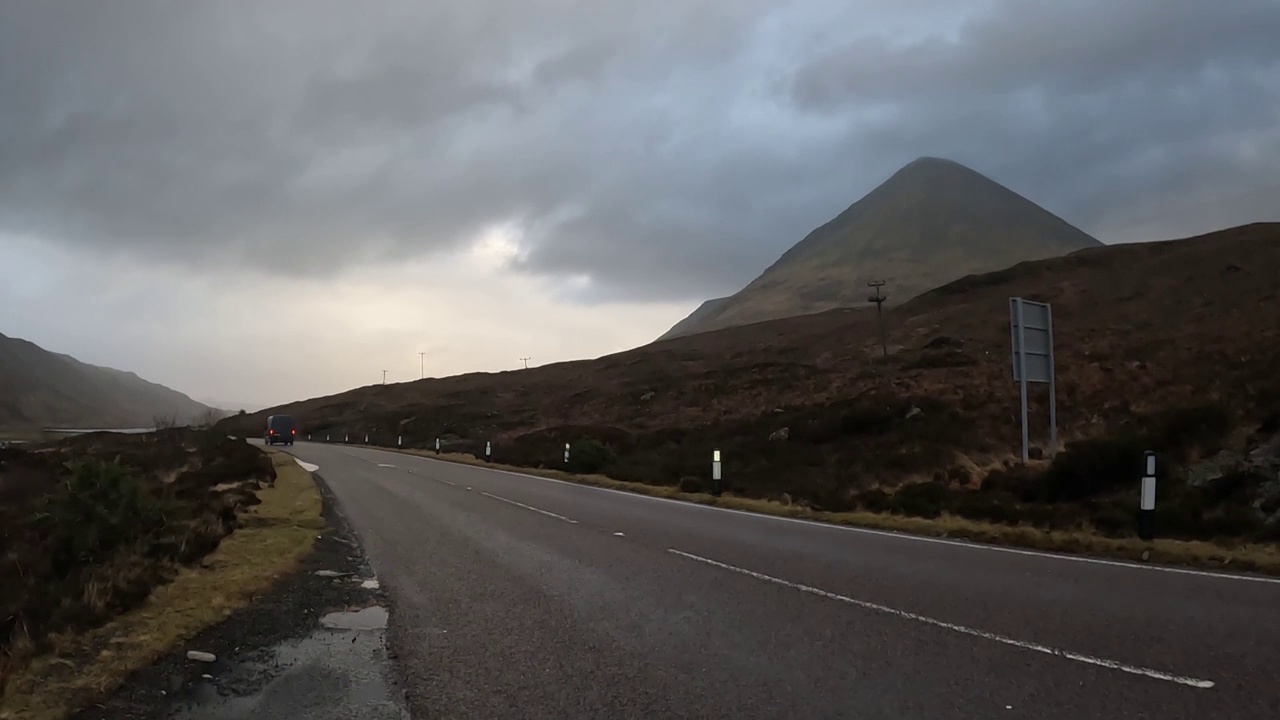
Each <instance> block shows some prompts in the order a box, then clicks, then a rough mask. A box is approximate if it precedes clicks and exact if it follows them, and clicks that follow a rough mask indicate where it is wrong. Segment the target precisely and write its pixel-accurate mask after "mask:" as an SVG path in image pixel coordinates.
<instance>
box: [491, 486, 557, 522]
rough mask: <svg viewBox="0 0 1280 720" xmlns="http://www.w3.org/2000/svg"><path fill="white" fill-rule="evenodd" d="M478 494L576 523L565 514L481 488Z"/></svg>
mask: <svg viewBox="0 0 1280 720" xmlns="http://www.w3.org/2000/svg"><path fill="white" fill-rule="evenodd" d="M480 494H481V495H484V496H485V497H491V498H493V499H494V500H501V501H502V502H504V503H510V504H512V505H515V506H516V507H522V508H524V509H525V510H532V511H534V512H536V513H542V514H543V515H548V516H550V517H553V518H555V519H557V520H563V521H565V522H567V523H571V524H573V525H577V524H578V521H577V520H570V519H569V518H567V517H565V516H563V515H557V514H555V513H553V512H547V511H546V510H542V509H539V508H536V507H533V506H532V505H525V504H524V503H520V502H516V501H515V500H508V499H507V498H504V497H500V496H498V495H494V494H493V493H487V492H484V491H483V490H482V491H481V492H480Z"/></svg>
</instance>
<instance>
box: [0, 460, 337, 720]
mask: <svg viewBox="0 0 1280 720" xmlns="http://www.w3.org/2000/svg"><path fill="white" fill-rule="evenodd" d="M269 452H270V454H271V459H272V464H273V465H274V466H275V470H276V481H275V484H274V485H273V486H271V487H267V488H263V489H262V490H259V491H258V498H259V499H260V500H261V501H262V502H261V504H259V505H256V506H253V507H251V508H248V509H247V510H246V511H245V512H244V514H243V515H242V516H241V521H242V524H241V526H240V527H238V528H237V529H236V530H235V532H233V533H231V534H230V535H228V536H227V537H226V538H224V539H223V540H222V542H221V544H220V545H219V546H218V548H217V549H216V550H214V551H213V552H212V553H210V554H209V555H207V556H205V558H204V559H203V560H202V561H201V562H200V564H199V565H198V566H196V567H190V568H183V569H182V570H180V571H179V573H178V575H177V576H176V577H175V578H174V580H173V581H172V582H170V583H168V584H166V585H162V586H160V587H158V588H156V589H155V590H154V591H153V592H152V593H151V595H150V596H149V597H148V598H147V600H146V602H145V604H143V605H142V606H141V607H139V608H137V609H135V610H133V611H130V612H128V613H125V614H124V615H121V616H120V617H118V618H116V619H114V620H112V621H110V622H108V623H107V624H106V625H103V626H101V627H99V628H96V629H94V630H91V631H89V632H87V633H79V634H71V633H67V634H62V635H55V636H53V637H52V638H51V641H52V642H51V647H52V651H51V652H49V653H46V654H44V655H40V656H37V657H35V658H33V659H32V660H31V661H30V662H28V663H27V664H26V665H25V666H24V667H22V668H19V669H18V670H17V671H16V672H15V673H14V674H13V676H12V677H11V678H10V680H9V682H8V684H7V685H6V686H5V687H4V688H3V690H4V692H3V694H2V695H0V720H58V719H60V718H63V717H66V716H67V715H69V714H70V713H72V712H74V711H75V710H78V709H79V708H82V707H85V706H87V705H89V704H91V703H94V702H96V701H97V700H98V699H100V698H101V697H103V696H104V695H106V694H108V693H110V692H112V691H113V690H114V689H115V688H117V687H119V685H120V684H121V683H123V682H124V680H125V678H127V677H128V676H129V674H130V673H132V672H133V671H134V670H137V669H139V668H142V667H145V666H147V665H149V664H151V663H153V662H155V661H156V660H157V659H159V658H160V657H161V656H162V655H164V653H166V652H168V651H169V650H170V649H171V648H173V647H174V646H175V645H177V644H179V643H181V642H182V641H184V640H186V639H187V638H190V637H192V636H194V635H195V634H197V633H198V632H200V631H201V630H203V629H205V628H207V627H209V626H211V625H214V624H216V623H218V622H220V621H222V620H224V619H226V618H227V617H228V616H229V615H231V613H232V612H233V611H235V610H237V609H239V608H241V607H244V606H245V605H248V604H249V603H250V602H252V601H253V599H254V597H255V596H257V595H260V594H262V593H263V592H265V591H267V590H268V589H270V588H271V586H272V585H273V584H274V583H275V582H276V580H277V579H279V578H280V577H282V576H284V575H286V574H288V573H289V572H291V571H293V570H294V569H295V568H296V567H297V566H298V564H299V563H300V562H301V561H302V560H303V558H305V557H306V555H307V553H308V552H310V551H311V546H312V545H313V544H314V542H315V538H316V534H317V533H318V532H319V531H321V530H323V529H324V520H323V518H322V516H321V500H320V491H319V490H318V489H317V488H316V485H315V481H314V480H313V479H312V478H311V475H310V473H308V472H306V471H304V470H303V469H302V468H301V467H299V466H298V464H297V463H296V462H295V461H294V459H293V457H292V456H290V455H286V454H284V453H280V452H276V451H269Z"/></svg>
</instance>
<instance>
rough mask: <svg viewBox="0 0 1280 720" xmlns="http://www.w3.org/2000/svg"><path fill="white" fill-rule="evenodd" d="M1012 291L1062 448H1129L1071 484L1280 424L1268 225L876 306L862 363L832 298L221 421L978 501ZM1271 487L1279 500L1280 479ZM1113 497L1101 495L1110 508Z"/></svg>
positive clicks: (1034, 267)
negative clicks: (1037, 338) (920, 487)
mask: <svg viewBox="0 0 1280 720" xmlns="http://www.w3.org/2000/svg"><path fill="white" fill-rule="evenodd" d="M1011 296H1023V297H1028V298H1031V299H1038V300H1042V301H1048V302H1051V303H1053V307H1054V327H1055V333H1056V335H1057V338H1056V339H1057V347H1056V358H1057V359H1056V362H1057V370H1058V376H1059V388H1058V412H1059V423H1060V433H1061V437H1062V439H1063V441H1066V442H1071V441H1076V440H1081V439H1090V438H1099V439H1100V440H1099V442H1103V443H1104V445H1103V447H1111V446H1108V445H1105V443H1107V442H1120V441H1122V440H1123V441H1124V443H1128V444H1124V443H1121V445H1120V446H1119V447H1120V448H1121V449H1119V450H1115V449H1114V448H1113V449H1112V450H1108V451H1107V452H1109V453H1111V454H1110V455H1106V457H1109V458H1111V459H1110V460H1106V461H1104V462H1103V464H1104V466H1105V467H1104V468H1103V469H1102V470H1098V469H1097V468H1090V467H1089V466H1088V465H1087V463H1086V464H1085V466H1084V467H1085V468H1086V471H1085V472H1084V475H1083V476H1084V477H1087V478H1101V477H1113V476H1115V472H1112V474H1111V475H1108V474H1107V472H1111V471H1115V468H1116V467H1120V468H1121V470H1119V471H1118V476H1119V477H1120V480H1119V481H1118V482H1123V483H1124V484H1125V488H1126V491H1128V490H1132V488H1131V487H1129V485H1131V484H1132V482H1133V479H1134V477H1135V476H1134V472H1136V471H1135V470H1134V468H1133V467H1131V465H1132V463H1136V462H1137V460H1136V455H1135V454H1134V453H1139V454H1140V450H1137V449H1135V448H1138V447H1142V446H1144V445H1149V446H1150V447H1152V448H1154V449H1158V450H1162V451H1167V452H1169V453H1171V454H1172V455H1171V457H1172V459H1171V460H1170V463H1171V465H1170V470H1171V471H1172V467H1176V466H1178V464H1179V463H1180V464H1181V465H1182V466H1185V467H1186V468H1190V467H1191V466H1192V464H1194V463H1195V462H1196V461H1198V460H1199V459H1200V458H1202V457H1204V456H1207V455H1210V454H1213V453H1214V452H1216V451H1217V450H1218V449H1220V448H1224V447H1226V448H1232V449H1234V450H1236V451H1239V452H1243V450H1245V449H1247V448H1246V445H1247V444H1248V443H1250V442H1254V441H1256V439H1257V433H1266V432H1270V433H1275V432H1276V431H1277V430H1280V375H1277V374H1276V370H1275V369H1276V368H1277V367H1280V325H1278V324H1277V323H1276V318H1277V317H1280V224H1274V223H1273V224H1258V225H1250V226H1246V227H1241V228H1236V229H1232V230H1226V231H1222V232H1218V233H1214V234H1211V235H1207V236H1203V237H1197V238H1191V239H1186V240H1178V241H1169V242H1160V243H1146V244H1134V245H1119V246H1113V247H1097V248H1090V249H1086V250H1083V251H1080V252H1077V253H1074V254H1072V255H1070V256H1066V257H1059V258H1053V259H1048V260H1041V261H1035V262H1027V263H1022V264H1019V265H1017V266H1015V267H1013V268H1009V269H1006V270H1002V271H999V272H995V273H989V274H985V275H978V276H969V277H966V278H963V279H961V280H959V281H956V282H953V283H951V284H949V285H946V286H944V287H941V288H938V289H936V290H934V291H932V292H929V293H926V294H924V295H921V296H920V297H917V298H915V299H914V300H912V301H910V302H908V303H905V304H903V305H901V306H897V307H894V308H891V309H889V310H887V311H886V313H885V315H886V323H887V325H888V332H889V343H890V345H889V350H890V356H889V358H888V359H887V360H880V359H878V358H877V355H878V352H879V349H878V347H877V346H876V343H875V329H874V316H873V315H872V314H869V313H864V312H860V311H850V310H834V311H830V312H826V313H821V314H815V315H806V316H802V317H796V318H790V319H787V320H781V321H771V322H764V323H759V324H753V325H748V326H741V327H734V328H729V329H725V330H720V331H716V332H712V333H704V334H699V335H694V336H690V337H684V338H677V339H674V340H671V341H668V342H663V343H656V344H653V345H649V346H645V347H642V348H639V349H636V350H631V351H628V352H624V353H619V354H616V355H611V356H607V357H602V358H599V359H596V360H589V361H580V362H572V363H562V364H558V365H549V366H545V367H539V368H535V369H531V370H523V371H514V372H505V373H497V374H471V375H463V376H458V377H452V378H443V379H427V380H420V381H416V382H412V383H402V384H394V385H386V386H381V385H374V386H370V387H364V388H359V389H356V390H352V391H349V392H346V393H342V394H339V395H334V396H330V397H324V398H316V399H313V400H308V401H304V402H299V403H293V404H290V405H286V406H283V407H280V408H274V409H271V410H266V411H263V412H261V413H256V414H253V415H249V416H247V417H244V418H231V419H229V420H227V421H224V423H223V427H225V428H226V429H227V431H228V432H243V433H256V432H257V431H258V429H259V428H260V427H261V425H262V422H263V418H264V417H265V416H266V415H267V414H270V413H272V412H286V413H290V414H292V415H294V416H296V417H297V418H298V419H299V420H300V421H301V423H302V425H303V431H302V432H305V433H313V434H314V436H315V439H317V440H320V439H323V435H324V434H325V433H329V434H331V435H332V437H333V439H335V440H337V439H339V438H341V437H342V435H343V433H348V432H349V433H351V434H352V436H353V437H360V438H362V437H363V435H364V434H365V433H369V434H370V435H371V441H372V442H374V443H382V444H394V443H395V438H396V436H397V435H402V436H403V437H404V438H405V443H406V445H410V446H417V447H427V446H429V445H431V444H432V443H433V442H434V438H436V437H437V436H439V437H442V438H443V439H444V442H445V444H446V447H448V448H454V449H458V450H462V451H467V452H472V453H479V452H480V448H482V447H483V444H484V442H485V441H486V440H492V441H493V442H494V447H495V450H494V452H495V455H496V456H497V458H498V459H500V460H501V461H502V462H508V463H515V464H524V465H533V466H536V465H539V464H547V465H554V464H555V463H556V458H557V457H558V453H559V451H560V449H562V448H563V443H564V442H581V441H582V440H583V439H584V438H594V439H597V440H600V441H603V442H605V443H607V444H609V445H611V446H612V450H611V453H610V455H609V457H608V459H607V461H606V462H604V463H603V465H602V466H601V467H600V468H599V469H600V470H602V471H603V472H605V473H607V474H609V475H611V476H613V477H617V478H620V479H624V480H636V481H641V482H647V483H653V484H662V485H674V484H675V483H677V482H678V481H680V480H681V478H683V477H686V476H692V477H705V476H706V472H707V458H708V454H709V452H710V449H711V448H713V447H718V448H720V449H722V450H723V451H724V452H725V457H726V470H725V472H726V477H727V478H729V485H730V487H731V488H732V489H733V490H734V492H737V493H740V494H744V495H749V496H754V497H765V498H778V497H784V494H785V497H786V498H788V499H790V500H794V501H796V502H801V503H804V504H808V505H811V506H814V507H819V508H826V509H836V510H839V509H847V508H850V507H875V502H879V501H876V500H872V499H868V497H871V498H876V497H880V496H878V495H871V496H868V495H867V493H871V492H879V491H878V490H875V489H876V488H878V487H887V488H890V489H892V488H894V487H897V486H900V485H904V484H908V483H919V482H921V481H930V479H931V478H932V479H934V480H932V481H931V482H934V483H936V482H939V481H941V482H943V483H944V485H945V487H943V488H942V489H939V490H935V491H931V492H939V493H943V492H944V491H946V492H950V491H952V490H955V489H957V488H965V489H967V490H972V491H974V492H977V491H978V490H979V489H981V490H982V492H987V491H988V490H991V491H992V492H996V490H994V489H992V488H998V487H999V483H1000V482H1001V481H1000V480H999V478H1001V477H1002V475H1004V474H1008V473H1010V472H1013V473H1016V472H1020V471H1019V470H1018V468H1017V464H1016V463H1015V462H1014V458H1015V457H1016V454H1017V452H1018V437H1019V426H1018V421H1017V386H1016V385H1015V384H1014V383H1013V382H1012V377H1011V372H1010V360H1009V347H1008V344H1009V335H1008V332H1009V331H1008V298H1009V297H1011ZM1034 390H1035V392H1033V393H1032V397H1031V401H1032V403H1031V409H1032V439H1033V442H1034V443H1036V444H1038V446H1039V448H1038V450H1039V452H1044V448H1043V445H1044V439H1045V436H1046V434H1047V431H1046V428H1045V425H1046V424H1047V423H1046V420H1045V417H1046V415H1047V408H1046V399H1045V397H1044V393H1043V389H1042V388H1034ZM784 428H785V430H786V431H785V432H781V431H783V429H784ZM1205 428H1207V429H1205ZM1251 434H1252V437H1253V439H1252V440H1251V439H1250V437H1251ZM770 436H774V437H777V438H781V437H782V436H785V439H778V440H772V441H771V440H770V439H769V438H770ZM1206 438H1207V439H1206ZM1104 454H1105V453H1104ZM1063 457H1068V458H1070V457H1073V456H1072V454H1071V453H1065V454H1064V456H1063ZM1107 463H1110V464H1109V465H1107ZM1162 466H1163V465H1162ZM1038 467H1039V468H1040V470H1043V469H1044V468H1043V466H1038ZM1063 472H1066V471H1063ZM1071 477H1075V476H1071ZM1246 477H1253V476H1251V475H1250V476H1246ZM938 479H940V480H938ZM1272 479H1273V480H1274V472H1272ZM1037 482H1039V481H1037ZM1080 482H1086V481H1085V480H1081V481H1080ZM1089 482H1092V480H1089ZM988 483H991V484H990V485H988ZM925 485H926V486H928V483H926V484H925ZM1248 487H1250V488H1253V487H1254V486H1252V485H1250V486H1248ZM1258 487H1263V486H1261V485H1259V486H1258ZM1267 487H1269V486H1267ZM1255 489H1256V488H1255ZM1272 490H1275V491H1276V495H1277V498H1276V500H1277V505H1278V506H1280V487H1277V488H1272ZM1257 491H1258V492H1262V491H1261V490H1257ZM1001 492H1004V493H1005V495H1000V496H999V497H1001V498H1004V499H1006V500H1007V497H1006V496H1007V495H1008V494H1009V493H1008V492H1007V491H1001ZM1240 492H1244V491H1240ZM1252 492H1254V490H1249V493H1252ZM1131 494H1132V493H1128V494H1125V493H1121V494H1120V495H1118V496H1117V498H1118V499H1117V500H1115V502H1116V503H1120V504H1121V505H1122V506H1123V507H1125V508H1128V506H1129V505H1131V504H1132V503H1131V500H1132V498H1131V497H1130V495H1131ZM1246 494H1247V493H1246ZM893 497H895V498H898V497H902V498H907V497H910V494H908V493H905V492H900V493H897V494H895V495H893ZM1223 497H1235V498H1237V499H1238V498H1240V497H1243V496H1242V495H1240V493H1239V492H1237V493H1236V494H1235V495H1230V494H1226V495H1223ZM1248 497H1249V498H1253V497H1254V496H1253V495H1248ZM1257 501H1258V502H1259V503H1260V504H1259V505H1258V506H1257V507H1260V508H1261V507H1266V508H1270V507H1271V505H1268V504H1267V503H1269V502H1271V501H1270V500H1265V501H1264V499H1258V500H1257ZM1090 502H1095V501H1094V500H1090ZM1124 503H1128V505H1125V504H1124ZM1166 505H1167V504H1166ZM934 507H935V508H936V504H935V506H934ZM983 507H985V506H983ZM1162 507H1166V506H1162ZM1174 507H1176V506H1167V507H1166V510H1165V511H1169V512H1172V511H1173V510H1172V509H1169V508H1174ZM1087 508H1088V509H1087V512H1088V513H1092V514H1099V513H1101V515H1098V517H1093V518H1092V519H1091V522H1095V523H1102V522H1104V521H1105V520H1106V518H1108V517H1109V518H1111V521H1112V522H1115V518H1116V517H1121V518H1129V517H1130V516H1129V515H1127V514H1124V513H1127V512H1128V511H1127V510H1124V511H1123V512H1121V511H1119V510H1116V509H1114V508H1112V507H1111V506H1108V505H1106V504H1102V505H1098V504H1095V505H1089V506H1087ZM1277 509H1280V507H1278V508H1277ZM974 512H977V511H974ZM983 512H987V510H983ZM991 512H994V511H991ZM1027 512H1030V511H1027ZM1080 512H1085V510H1081V511H1080ZM1188 512H1189V513H1190V512H1191V511H1188ZM1195 512H1207V511H1206V510H1203V509H1202V510H1197V511H1195ZM1248 512H1253V511H1248ZM1015 516H1016V514H1015ZM1037 517H1043V518H1048V519H1045V520H1044V522H1046V523H1048V522H1056V521H1054V520H1053V518H1054V517H1057V516H1056V515H1053V514H1052V513H1049V514H1048V515H1041V516H1037ZM1277 522H1280V520H1278V521H1277ZM1277 527H1280V526H1277Z"/></svg>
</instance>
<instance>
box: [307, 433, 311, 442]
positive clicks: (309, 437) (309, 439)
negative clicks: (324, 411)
mask: <svg viewBox="0 0 1280 720" xmlns="http://www.w3.org/2000/svg"><path fill="white" fill-rule="evenodd" d="M307 442H311V433H307Z"/></svg>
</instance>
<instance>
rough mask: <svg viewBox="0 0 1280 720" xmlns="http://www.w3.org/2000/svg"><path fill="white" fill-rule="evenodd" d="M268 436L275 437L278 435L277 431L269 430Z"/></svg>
mask: <svg viewBox="0 0 1280 720" xmlns="http://www.w3.org/2000/svg"><path fill="white" fill-rule="evenodd" d="M267 434H268V435H275V434H276V431H275V430H268V431H267Z"/></svg>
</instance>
